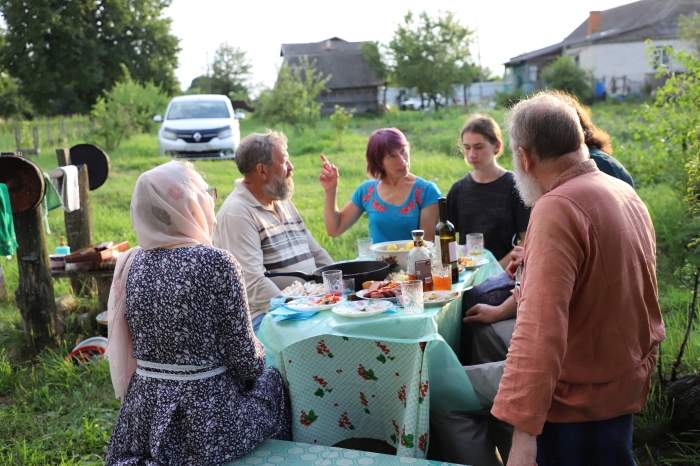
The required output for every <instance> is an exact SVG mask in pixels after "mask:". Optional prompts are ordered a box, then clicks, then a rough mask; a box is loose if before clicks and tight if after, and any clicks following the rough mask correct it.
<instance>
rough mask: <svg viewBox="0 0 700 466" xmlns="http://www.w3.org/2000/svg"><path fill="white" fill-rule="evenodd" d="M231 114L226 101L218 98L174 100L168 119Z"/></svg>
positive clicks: (219, 116)
mask: <svg viewBox="0 0 700 466" xmlns="http://www.w3.org/2000/svg"><path fill="white" fill-rule="evenodd" d="M230 117H231V114H230V113H229V111H228V107H227V106H226V103H225V102H221V101H217V100H209V101H206V100H205V101H201V100H199V101H192V102H173V104H172V105H171V106H170V110H169V111H168V116H167V119H168V120H186V119H191V118H230Z"/></svg>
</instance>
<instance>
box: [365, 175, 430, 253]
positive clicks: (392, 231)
mask: <svg viewBox="0 0 700 466" xmlns="http://www.w3.org/2000/svg"><path fill="white" fill-rule="evenodd" d="M377 183H379V180H367V181H365V182H364V183H362V184H361V185H360V186H359V187H358V188H357V190H356V191H355V193H354V194H353V195H352V199H351V200H352V202H353V203H354V204H355V205H356V206H357V207H358V208H359V209H360V210H361V211H363V212H367V217H368V218H369V236H370V237H371V238H372V240H373V241H374V243H375V244H377V243H383V242H385V241H399V240H409V239H411V231H412V230H416V229H418V227H419V223H420V211H421V209H423V208H424V207H427V206H429V205H433V204H435V203H437V201H438V198H439V197H440V196H441V194H440V189H439V188H438V187H437V185H436V184H435V183H431V182H430V181H426V180H424V179H422V178H420V177H416V182H415V184H414V185H413V189H412V190H411V194H409V196H408V199H406V202H404V203H403V204H401V205H399V206H395V205H393V204H389V203H387V202H384V201H383V200H382V199H381V198H380V197H379V195H378V194H377Z"/></svg>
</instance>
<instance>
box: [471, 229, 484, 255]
mask: <svg viewBox="0 0 700 466" xmlns="http://www.w3.org/2000/svg"><path fill="white" fill-rule="evenodd" d="M467 252H468V254H469V255H470V256H472V257H482V256H483V255H484V235H483V233H469V234H468V235H467Z"/></svg>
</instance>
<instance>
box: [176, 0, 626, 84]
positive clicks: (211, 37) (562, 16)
mask: <svg viewBox="0 0 700 466" xmlns="http://www.w3.org/2000/svg"><path fill="white" fill-rule="evenodd" d="M626 3H631V2H630V1H629V0H589V1H588V2H569V1H566V0H529V1H523V0H486V1H479V2H475V1H467V0H462V1H456V0H434V1H426V0H399V1H396V0H395V1H382V0H374V1H369V0H351V1H346V2H337V1H336V2H333V1H318V0H296V1H278V0H257V1H256V0H173V1H172V4H171V6H170V7H169V8H167V9H166V10H165V16H167V17H170V18H172V21H173V22H172V33H173V34H174V35H175V36H176V37H178V38H180V47H181V48H182V50H181V51H180V54H179V67H178V69H177V72H176V74H177V77H178V79H179V81H180V85H181V86H182V87H183V89H187V88H188V87H189V85H190V83H191V82H192V79H194V78H195V77H197V76H200V75H203V74H205V73H206V67H207V54H208V60H209V63H210V64H211V62H212V60H213V58H214V53H215V52H216V49H217V48H218V47H219V45H220V44H221V43H223V42H228V43H229V44H231V45H233V46H235V47H240V48H241V49H243V50H245V51H247V57H248V59H249V61H250V62H251V63H252V66H253V68H252V71H253V78H252V81H253V84H262V85H265V86H271V85H272V84H273V83H274V81H275V79H276V76H277V75H276V69H277V67H278V66H279V65H280V64H281V63H282V59H281V58H280V45H281V44H293V43H304V42H320V41H322V40H325V39H328V38H331V37H339V38H341V39H344V40H347V41H350V42H355V41H380V42H382V43H385V44H387V43H388V42H389V41H390V40H391V37H392V36H393V33H394V31H395V30H396V28H397V26H398V25H399V24H400V23H402V21H403V17H404V16H405V14H406V13H407V12H408V11H409V10H411V11H412V12H414V13H416V14H417V13H420V12H422V11H427V12H428V14H430V15H437V14H438V12H440V11H442V12H445V11H450V12H453V13H455V16H456V18H457V19H458V20H459V21H460V23H462V24H463V25H466V26H468V27H469V28H471V29H474V30H475V31H477V34H476V35H475V37H476V36H478V46H477V44H476V43H475V44H474V45H473V46H472V55H473V56H474V61H475V62H476V63H477V64H478V57H479V56H480V58H481V65H482V66H485V67H488V68H490V69H491V70H493V71H494V72H495V73H496V74H498V75H501V76H502V75H503V63H504V62H506V61H508V60H509V59H510V58H511V57H514V56H517V55H520V54H521V53H525V52H530V51H532V50H536V49H539V48H542V47H546V46H548V45H552V44H555V43H557V42H560V41H561V40H562V39H564V38H565V37H566V36H567V35H569V34H570V33H571V32H572V31H573V30H574V29H575V28H576V27H578V25H579V24H581V23H582V22H583V21H585V20H586V19H587V18H588V14H589V11H595V10H607V9H609V8H614V7H617V6H620V5H624V4H626Z"/></svg>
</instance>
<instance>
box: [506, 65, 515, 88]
mask: <svg viewBox="0 0 700 466" xmlns="http://www.w3.org/2000/svg"><path fill="white" fill-rule="evenodd" d="M503 81H504V82H505V83H506V84H513V82H515V78H514V76H513V68H510V67H506V75H505V76H504V77H503Z"/></svg>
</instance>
